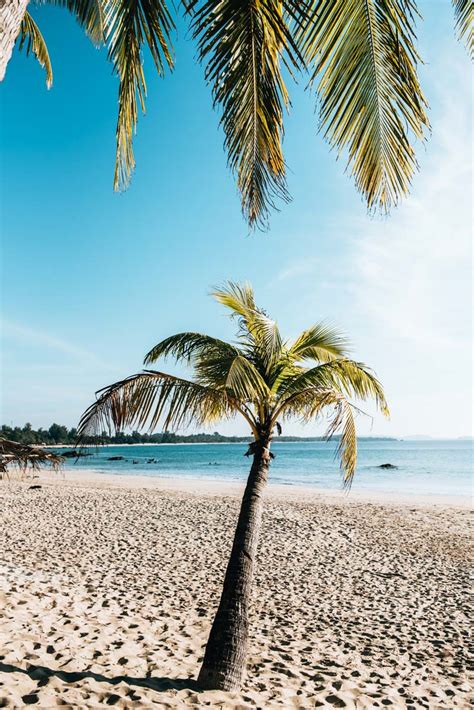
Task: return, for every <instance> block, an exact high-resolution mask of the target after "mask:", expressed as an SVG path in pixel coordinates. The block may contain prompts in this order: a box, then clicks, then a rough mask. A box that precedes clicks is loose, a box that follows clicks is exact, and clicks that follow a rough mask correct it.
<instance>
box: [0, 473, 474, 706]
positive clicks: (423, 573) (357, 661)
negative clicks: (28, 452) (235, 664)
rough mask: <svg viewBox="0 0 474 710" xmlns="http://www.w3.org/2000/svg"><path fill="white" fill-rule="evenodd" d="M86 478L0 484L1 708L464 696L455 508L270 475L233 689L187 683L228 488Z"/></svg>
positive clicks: (463, 568)
mask: <svg viewBox="0 0 474 710" xmlns="http://www.w3.org/2000/svg"><path fill="white" fill-rule="evenodd" d="M100 481H101V483H98V482H97V481H96V482H94V481H89V482H84V483H80V482H78V481H77V480H73V481H68V480H66V481H58V482H52V481H48V482H43V483H42V488H41V489H40V490H35V491H33V490H28V484H21V483H9V484H2V485H1V487H0V505H1V509H2V514H1V516H2V525H1V529H0V541H1V550H2V552H1V579H0V609H1V611H0V649H1V651H0V653H1V657H0V707H10V708H20V707H26V706H27V705H33V706H34V707H35V706H36V707H40V708H50V707H57V706H61V707H63V708H64V707H71V708H97V707H102V706H115V707H117V708H146V707H154V708H204V707H215V708H253V707H258V708H265V710H267V709H271V708H314V707H332V708H334V707H336V708H339V707H346V708H357V709H358V710H360V709H361V708H376V707H380V708H382V707H385V706H392V707H395V708H406V707H414V708H423V707H425V708H453V707H456V708H467V707H468V705H469V685H468V683H467V680H466V675H465V663H466V644H467V640H468V639H467V636H468V625H467V603H468V602H467V589H468V553H469V545H468V540H469V538H468V534H467V530H468V529H467V525H468V516H469V511H468V510H466V509H462V508H455V507H452V506H446V505H442V506H439V505H438V506H425V507H423V506H419V505H416V506H414V505H412V506H406V505H385V504H381V503H375V502H365V501H361V500H359V499H357V498H354V499H350V498H349V499H348V500H347V499H345V500H334V499H332V498H330V497H327V496H326V497H324V496H321V495H318V494H316V493H313V494H308V493H305V494H304V495H303V494H302V493H301V492H300V493H299V494H298V493H297V492H296V493H295V492H294V490H292V492H291V497H290V500H285V499H283V498H282V497H281V491H277V492H273V493H272V492H271V491H270V492H269V494H268V496H267V504H266V513H265V519H264V531H263V539H262V545H261V552H260V555H259V572H258V575H257V579H256V583H255V595H254V604H253V613H252V638H251V652H250V657H249V665H248V673H247V677H246V680H245V684H244V688H243V690H242V692H241V693H223V692H218V691H212V692H199V691H198V690H197V689H196V688H195V687H194V683H193V680H192V679H193V678H195V677H196V674H197V671H198V668H199V661H200V659H201V657H202V654H203V646H204V644H205V641H206V637H207V633H208V630H209V625H210V621H211V620H212V615H213V610H214V608H215V605H216V602H217V599H218V594H219V590H220V585H221V581H222V576H223V571H224V565H225V561H226V558H227V555H228V553H229V549H230V544H231V538H232V532H233V528H234V525H235V520H236V515H237V512H238V498H237V497H236V496H235V491H234V489H233V488H232V487H231V488H227V489H226V488H223V487H222V486H220V487H219V486H218V487H216V488H215V489H214V490H210V489H209V484H207V488H206V489H205V492H201V493H197V492H194V493H192V494H190V493H185V492H183V491H181V490H178V489H177V488H179V486H178V487H176V486H175V487H174V490H160V489H158V488H154V487H153V486H152V487H148V488H145V487H142V486H141V485H140V483H139V482H138V483H137V481H135V482H134V484H133V485H134V488H132V487H129V483H130V479H123V478H122V479H121V486H120V487H118V486H116V485H115V483H114V481H113V480H110V481H107V478H106V477H105V476H103V477H101V479H100ZM166 485H167V484H166V483H164V484H163V483H161V484H160V486H161V488H163V486H165V487H166ZM181 485H182V484H181ZM168 487H169V488H170V489H171V488H173V486H171V484H169V485H168ZM211 488H212V486H211Z"/></svg>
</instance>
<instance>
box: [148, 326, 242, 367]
mask: <svg viewBox="0 0 474 710" xmlns="http://www.w3.org/2000/svg"><path fill="white" fill-rule="evenodd" d="M239 352H240V351H239V350H238V349H237V348H236V347H235V346H233V345H231V344H230V343H226V342H225V341H224V340H219V339H218V338H212V337H210V336H209V335H203V334H202V333H178V334H177V335H172V336H170V337H169V338H165V340H162V341H161V342H160V343H158V344H157V345H155V347H153V348H152V349H151V350H150V352H149V353H148V354H147V355H146V357H145V360H144V364H145V365H149V364H150V363H153V362H156V361H157V360H158V359H159V358H160V357H164V358H166V357H170V356H171V357H174V358H175V360H176V361H177V362H179V361H184V362H186V363H187V364H190V363H191V362H192V361H193V360H195V359H196V358H200V359H201V358H205V359H206V358H208V357H213V356H214V357H219V356H220V355H221V354H222V355H228V356H230V357H235V356H236V355H239Z"/></svg>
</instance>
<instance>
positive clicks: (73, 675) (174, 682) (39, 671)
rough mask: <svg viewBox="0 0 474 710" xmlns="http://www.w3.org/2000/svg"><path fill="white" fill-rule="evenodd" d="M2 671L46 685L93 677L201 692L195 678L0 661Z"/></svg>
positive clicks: (151, 687) (138, 685)
mask: <svg viewBox="0 0 474 710" xmlns="http://www.w3.org/2000/svg"><path fill="white" fill-rule="evenodd" d="M0 673H23V674H24V675H27V676H29V677H30V678H31V679H32V680H36V681H38V685H39V686H40V687H41V685H46V683H47V682H48V680H49V679H50V678H53V677H54V678H59V680H62V681H63V682H64V683H77V682H78V681H79V680H84V679H87V678H91V679H92V680H96V681H98V682H99V683H110V685H117V684H118V683H127V685H131V686H137V687H139V688H149V689H150V690H156V691H158V692H163V691H166V690H183V689H184V688H188V689H190V690H194V691H195V692H199V691H200V690H201V688H199V686H198V684H197V682H196V681H195V680H194V679H193V678H166V677H158V678H157V677H152V676H149V677H146V678H134V677H132V676H128V675H119V676H113V677H112V678H110V677H108V676H105V675H102V674H101V673H94V672H93V671H77V672H71V671H60V670H57V669H53V668H47V667H46V666H37V665H34V664H29V665H28V668H20V667H19V666H13V665H11V664H9V663H1V662H0Z"/></svg>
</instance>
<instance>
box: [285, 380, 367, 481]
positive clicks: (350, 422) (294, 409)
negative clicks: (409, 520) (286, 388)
mask: <svg viewBox="0 0 474 710" xmlns="http://www.w3.org/2000/svg"><path fill="white" fill-rule="evenodd" d="M327 410H330V422H329V426H328V428H327V431H326V433H325V437H326V439H331V437H332V436H333V435H334V434H336V433H338V432H340V439H339V443H338V447H337V455H338V456H339V458H340V462H341V470H342V471H343V474H344V485H346V486H350V484H351V481H352V478H353V476H354V473H355V469H356V463H357V435H356V427H355V420H354V411H353V406H352V405H351V403H350V402H349V401H348V400H347V399H346V397H345V396H344V394H342V393H341V392H340V391H338V390H335V389H330V388H328V389H323V388H322V387H321V386H316V387H315V386H309V387H306V388H304V389H301V390H300V391H299V392H297V393H295V394H294V395H293V396H292V397H291V398H290V399H289V400H288V402H287V403H286V405H285V407H284V408H283V409H280V411H279V414H278V416H282V417H283V418H284V419H285V420H288V419H290V418H293V417H297V418H299V419H300V420H301V421H302V422H303V423H308V422H310V421H312V420H314V419H320V418H321V417H322V416H323V415H324V414H325V412H326V411H327ZM275 423H276V419H275Z"/></svg>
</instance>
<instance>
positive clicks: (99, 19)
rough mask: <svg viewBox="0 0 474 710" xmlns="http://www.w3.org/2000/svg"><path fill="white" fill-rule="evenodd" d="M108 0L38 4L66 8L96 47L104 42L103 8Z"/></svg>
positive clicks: (54, 0) (51, 0)
mask: <svg viewBox="0 0 474 710" xmlns="http://www.w3.org/2000/svg"><path fill="white" fill-rule="evenodd" d="M107 1H108V0H40V4H46V3H47V4H48V5H57V6H59V7H65V8H67V9H68V10H69V11H70V12H71V13H72V14H73V15H75V17H76V20H77V21H78V22H79V24H80V25H81V27H83V28H84V30H85V32H86V33H87V35H88V36H89V37H90V39H91V40H92V42H93V43H94V44H95V45H96V46H98V45H100V44H102V43H103V42H104V40H105V7H106V4H107Z"/></svg>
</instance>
